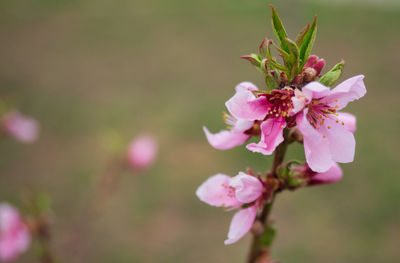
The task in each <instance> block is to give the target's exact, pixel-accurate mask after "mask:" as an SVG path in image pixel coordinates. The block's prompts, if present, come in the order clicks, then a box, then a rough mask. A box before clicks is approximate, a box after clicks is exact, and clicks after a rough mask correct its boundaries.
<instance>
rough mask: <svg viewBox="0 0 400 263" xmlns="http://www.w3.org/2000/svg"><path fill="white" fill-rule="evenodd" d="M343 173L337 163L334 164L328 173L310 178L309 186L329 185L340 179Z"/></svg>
mask: <svg viewBox="0 0 400 263" xmlns="http://www.w3.org/2000/svg"><path fill="white" fill-rule="evenodd" d="M342 176H343V172H342V169H341V168H340V166H339V165H338V164H337V163H334V164H333V165H332V167H331V168H329V170H328V171H326V172H323V173H317V174H315V175H314V176H312V177H311V181H310V184H311V185H322V184H331V183H335V182H337V181H339V180H340V179H342Z"/></svg>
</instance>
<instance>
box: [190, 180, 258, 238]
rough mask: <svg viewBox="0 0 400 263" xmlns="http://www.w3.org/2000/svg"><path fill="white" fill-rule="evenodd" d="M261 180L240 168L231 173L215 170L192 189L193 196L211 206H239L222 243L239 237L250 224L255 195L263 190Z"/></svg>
mask: <svg viewBox="0 0 400 263" xmlns="http://www.w3.org/2000/svg"><path fill="white" fill-rule="evenodd" d="M263 189H264V187H263V184H262V183H261V182H260V180H259V179H258V178H256V177H254V176H250V175H248V174H245V173H243V172H240V173H239V174H238V175H236V176H235V177H232V178H231V177H229V176H227V175H224V174H217V175H214V176H212V177H210V178H208V179H207V180H206V181H205V182H204V183H203V184H201V185H200V187H199V188H198V189H197V191H196V195H197V197H198V198H199V199H200V200H201V201H203V202H205V203H207V204H209V205H212V206H217V207H227V208H232V209H235V208H240V207H241V206H242V205H244V204H249V206H248V207H247V208H242V209H240V210H239V211H238V212H236V213H235V215H234V216H233V219H232V222H231V224H230V227H229V232H228V239H227V240H225V244H226V245H228V244H233V243H235V242H236V241H238V240H239V239H241V238H242V237H243V236H244V235H245V234H246V233H247V232H249V230H250V228H251V227H252V225H253V223H254V220H255V219H256V216H257V208H258V202H259V199H260V198H261V197H262V194H263Z"/></svg>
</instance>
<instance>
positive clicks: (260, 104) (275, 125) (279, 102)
mask: <svg viewBox="0 0 400 263" xmlns="http://www.w3.org/2000/svg"><path fill="white" fill-rule="evenodd" d="M293 96H294V91H293V89H291V88H284V89H282V90H272V91H271V92H270V93H260V94H258V98H256V97H255V96H254V95H253V93H252V92H251V91H247V90H244V91H241V92H237V93H236V94H235V95H234V96H233V97H232V98H231V99H230V100H228V101H227V102H226V107H227V108H228V109H229V111H230V112H231V114H232V116H234V117H235V118H238V119H244V120H249V121H260V122H261V124H260V129H261V140H260V142H259V143H250V144H249V145H247V149H248V150H250V151H253V152H259V153H262V154H265V155H270V154H272V152H273V151H274V150H275V148H276V147H277V146H278V145H279V144H280V143H281V142H282V141H283V129H284V128H285V127H286V117H289V116H290V114H291V112H292V111H293V107H294V105H293V102H292V100H291V98H292V97H293Z"/></svg>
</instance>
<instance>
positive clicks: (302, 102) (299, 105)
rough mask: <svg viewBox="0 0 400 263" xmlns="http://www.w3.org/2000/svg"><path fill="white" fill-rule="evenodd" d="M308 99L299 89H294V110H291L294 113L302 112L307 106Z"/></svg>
mask: <svg viewBox="0 0 400 263" xmlns="http://www.w3.org/2000/svg"><path fill="white" fill-rule="evenodd" d="M307 101H308V99H307V98H306V96H304V94H303V92H301V91H300V90H299V89H295V90H294V96H293V97H292V103H293V110H292V112H290V113H291V114H292V115H294V114H296V113H298V112H300V111H301V110H302V109H304V107H305V106H306V103H307Z"/></svg>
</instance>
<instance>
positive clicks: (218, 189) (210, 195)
mask: <svg viewBox="0 0 400 263" xmlns="http://www.w3.org/2000/svg"><path fill="white" fill-rule="evenodd" d="M230 180H231V178H230V177H229V176H227V175H224V174H217V175H214V176H211V177H210V178H208V179H207V180H206V181H205V182H204V183H203V184H201V185H200V187H199V188H198V189H197V191H196V195H197V197H198V198H199V199H200V200H201V201H203V202H204V203H207V204H209V205H212V206H218V207H238V206H241V205H242V203H241V202H239V201H238V200H237V199H236V197H235V189H233V188H232V187H230V186H229V183H230Z"/></svg>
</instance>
